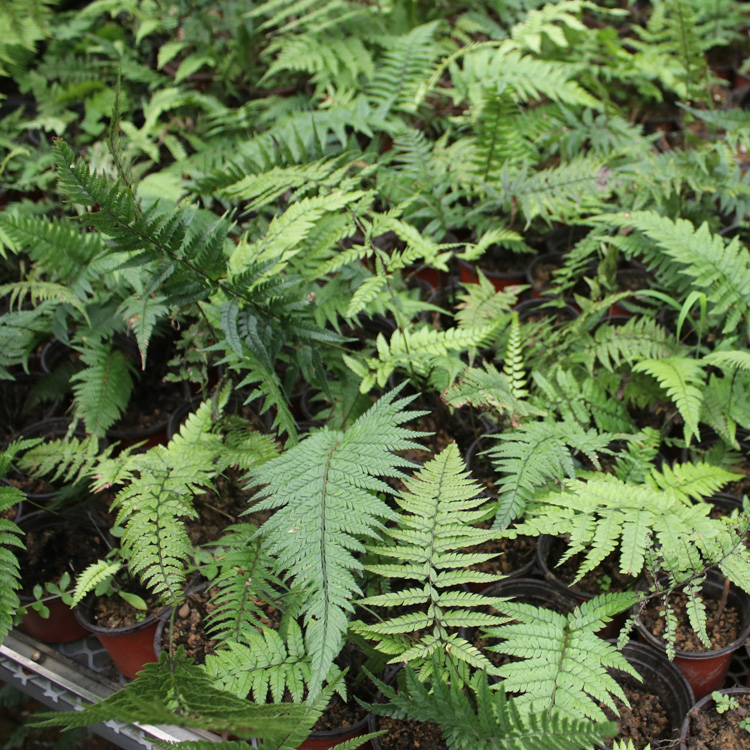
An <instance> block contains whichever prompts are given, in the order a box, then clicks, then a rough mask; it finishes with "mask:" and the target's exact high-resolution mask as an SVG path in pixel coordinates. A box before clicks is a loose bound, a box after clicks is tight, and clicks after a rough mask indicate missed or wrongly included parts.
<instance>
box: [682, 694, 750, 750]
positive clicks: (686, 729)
mask: <svg viewBox="0 0 750 750" xmlns="http://www.w3.org/2000/svg"><path fill="white" fill-rule="evenodd" d="M719 692H720V693H721V694H722V695H729V696H740V695H750V689H748V688H729V689H727V690H720V691H719ZM712 702H713V696H711V695H706V696H705V697H703V698H701V699H700V700H699V701H698V702H697V703H696V704H695V705H694V706H693V707H692V708H691V709H690V710H689V711H688V713H687V716H685V720H684V721H683V722H682V731H681V732H680V750H687V740H688V738H689V736H690V730H691V728H692V718H693V717H694V716H695V715H696V714H698V713H700V712H701V711H702V710H703V709H705V708H707V707H708V706H709V705H710V704H711V703H712ZM749 737H750V735H749ZM748 745H750V739H748ZM712 747H713V746H712ZM716 750H722V749H721V748H719V747H718V746H717V748H716Z"/></svg>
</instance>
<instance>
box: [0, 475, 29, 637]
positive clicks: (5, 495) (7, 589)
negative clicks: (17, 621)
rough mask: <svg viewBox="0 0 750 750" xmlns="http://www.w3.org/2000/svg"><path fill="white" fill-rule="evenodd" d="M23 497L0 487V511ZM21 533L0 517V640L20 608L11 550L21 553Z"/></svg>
mask: <svg viewBox="0 0 750 750" xmlns="http://www.w3.org/2000/svg"><path fill="white" fill-rule="evenodd" d="M23 499H24V494H23V492H21V490H19V489H18V488H17V487H8V486H5V485H2V484H0V511H4V510H7V509H8V508H12V507H13V506H14V505H18V503H20V502H21V501H22V500H23ZM22 536H23V532H22V531H21V529H19V528H18V526H16V524H14V523H13V522H12V521H9V520H8V519H6V518H2V517H0V640H2V639H3V638H4V637H5V636H6V635H7V634H8V633H9V632H10V630H11V628H12V627H13V618H14V616H15V614H16V610H17V609H18V607H19V606H20V603H21V602H20V600H19V598H18V593H17V592H18V590H19V589H20V588H21V570H20V566H19V563H18V559H17V558H16V555H15V553H14V552H13V551H12V548H13V547H18V548H20V549H24V544H23V541H22Z"/></svg>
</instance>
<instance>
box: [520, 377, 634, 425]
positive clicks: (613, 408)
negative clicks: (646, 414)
mask: <svg viewBox="0 0 750 750" xmlns="http://www.w3.org/2000/svg"><path fill="white" fill-rule="evenodd" d="M532 379H533V381H534V384H535V385H536V386H537V388H538V389H539V390H540V391H541V393H542V394H543V396H544V398H543V399H538V405H539V406H540V407H541V406H545V407H547V408H549V407H552V408H554V409H555V410H556V411H558V412H559V414H560V417H561V418H562V419H563V420H565V421H567V422H577V423H578V424H580V425H581V427H589V426H590V425H591V424H592V423H593V424H594V425H596V427H597V428H598V429H599V430H602V431H606V432H631V430H632V427H633V422H632V419H631V418H630V416H629V414H628V412H627V409H626V408H625V405H624V404H623V403H622V402H620V401H617V400H616V399H614V398H612V396H611V394H610V393H609V392H608V391H607V389H606V388H605V387H604V386H603V385H602V383H601V381H600V380H599V379H597V378H594V377H590V376H583V377H581V375H580V374H579V373H578V372H574V371H572V370H564V369H562V368H560V369H557V370H556V371H555V382H554V383H553V382H552V381H551V380H548V379H547V378H546V377H545V376H544V375H542V373H541V372H540V371H539V370H534V371H533V372H532Z"/></svg>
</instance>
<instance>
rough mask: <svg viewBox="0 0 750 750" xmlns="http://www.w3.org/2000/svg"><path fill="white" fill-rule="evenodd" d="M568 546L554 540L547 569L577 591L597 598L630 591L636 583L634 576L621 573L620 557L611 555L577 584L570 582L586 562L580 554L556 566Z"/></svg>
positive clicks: (561, 541)
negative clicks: (611, 592)
mask: <svg viewBox="0 0 750 750" xmlns="http://www.w3.org/2000/svg"><path fill="white" fill-rule="evenodd" d="M567 546H568V545H567V544H566V542H564V541H563V540H562V539H553V540H552V543H551V545H550V552H549V555H548V556H547V567H548V568H549V571H550V573H551V574H552V575H553V576H555V577H556V578H557V579H558V580H560V581H561V582H562V583H563V584H565V585H569V586H571V588H573V589H574V590H575V591H580V592H582V593H584V594H590V595H592V596H596V595H597V594H603V593H607V592H610V591H629V590H630V589H632V588H633V585H634V584H635V581H634V579H633V577H632V576H628V575H625V574H623V573H621V572H620V565H619V555H618V554H611V555H609V556H608V557H606V558H605V559H604V560H602V562H601V563H600V564H599V565H598V566H597V567H596V568H595V569H594V570H592V571H590V572H588V573H586V575H585V576H584V577H583V578H582V579H581V580H580V581H578V582H577V583H575V584H571V583H570V582H571V581H572V580H573V579H574V578H575V577H576V574H577V573H578V570H579V569H580V567H581V565H582V564H583V562H584V560H585V555H583V554H578V555H574V556H573V557H571V558H570V559H569V560H566V561H565V562H564V563H563V564H562V565H556V564H555V563H556V561H557V560H559V559H560V558H561V557H562V556H563V554H564V552H565V550H566V549H567Z"/></svg>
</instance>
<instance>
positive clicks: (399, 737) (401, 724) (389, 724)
mask: <svg viewBox="0 0 750 750" xmlns="http://www.w3.org/2000/svg"><path fill="white" fill-rule="evenodd" d="M378 725H379V726H378V729H387V730H388V734H384V735H383V736H382V737H379V738H378V741H379V742H380V745H381V746H382V748H383V750H416V749H419V748H421V750H442V749H443V748H447V747H448V746H447V745H446V744H445V742H443V733H442V731H441V730H440V726H439V725H438V724H433V723H432V722H420V721H410V720H408V719H392V718H390V717H389V716H380V717H378Z"/></svg>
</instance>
